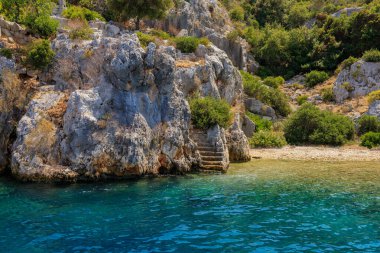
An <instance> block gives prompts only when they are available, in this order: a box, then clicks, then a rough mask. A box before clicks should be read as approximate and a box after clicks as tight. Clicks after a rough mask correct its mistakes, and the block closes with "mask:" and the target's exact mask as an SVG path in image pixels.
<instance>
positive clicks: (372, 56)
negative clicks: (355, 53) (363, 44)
mask: <svg viewBox="0 0 380 253" xmlns="http://www.w3.org/2000/svg"><path fill="white" fill-rule="evenodd" d="M363 60H364V61H366V62H380V51H379V50H377V49H371V50H368V51H365V52H364V54H363Z"/></svg>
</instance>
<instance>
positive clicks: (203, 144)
mask: <svg viewBox="0 0 380 253" xmlns="http://www.w3.org/2000/svg"><path fill="white" fill-rule="evenodd" d="M197 145H198V147H206V148H209V147H215V146H214V145H212V144H211V143H208V142H197Z"/></svg>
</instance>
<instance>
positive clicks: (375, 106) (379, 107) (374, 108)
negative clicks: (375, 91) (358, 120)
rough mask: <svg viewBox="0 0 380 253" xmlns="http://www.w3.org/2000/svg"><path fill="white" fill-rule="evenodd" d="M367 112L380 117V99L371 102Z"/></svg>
mask: <svg viewBox="0 0 380 253" xmlns="http://www.w3.org/2000/svg"><path fill="white" fill-rule="evenodd" d="M367 114H368V115H371V116H376V117H378V118H379V119H380V100H375V101H374V102H373V103H372V104H370V106H369V109H368V113H367Z"/></svg>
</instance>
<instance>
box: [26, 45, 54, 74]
mask: <svg viewBox="0 0 380 253" xmlns="http://www.w3.org/2000/svg"><path fill="white" fill-rule="evenodd" d="M54 56H55V53H54V51H53V50H52V49H51V47H50V42H49V41H48V40H37V41H35V42H34V43H33V44H32V46H31V47H30V49H29V52H28V55H27V62H28V63H29V64H30V65H31V66H33V67H34V68H35V69H43V68H46V67H47V66H48V65H50V64H51V63H52V61H53V59H54Z"/></svg>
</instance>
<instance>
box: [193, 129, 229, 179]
mask: <svg viewBox="0 0 380 253" xmlns="http://www.w3.org/2000/svg"><path fill="white" fill-rule="evenodd" d="M191 136H192V139H193V140H194V141H195V143H196V144H197V146H198V151H199V153H200V155H201V167H200V171H201V172H207V173H215V172H224V166H223V161H224V153H223V152H222V151H219V150H218V149H217V147H215V146H214V145H213V144H212V143H210V142H209V141H208V140H207V132H206V131H204V130H198V129H193V130H192V133H191Z"/></svg>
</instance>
